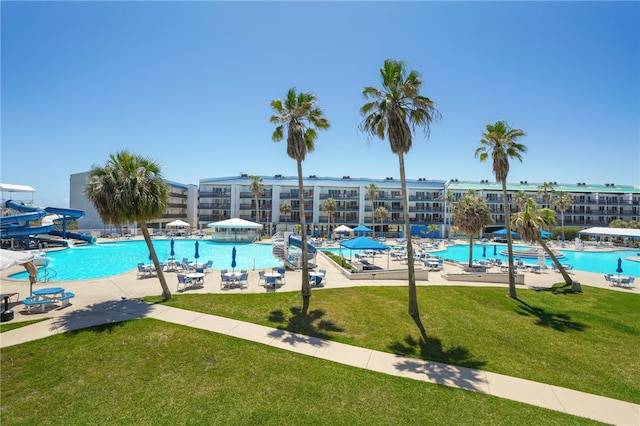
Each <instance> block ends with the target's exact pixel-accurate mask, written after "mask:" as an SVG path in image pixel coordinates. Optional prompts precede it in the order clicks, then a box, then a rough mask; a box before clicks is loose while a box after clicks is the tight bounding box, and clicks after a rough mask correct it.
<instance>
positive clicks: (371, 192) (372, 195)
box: [364, 182, 380, 228]
mask: <svg viewBox="0 0 640 426" xmlns="http://www.w3.org/2000/svg"><path fill="white" fill-rule="evenodd" d="M364 190H365V193H366V196H367V198H368V199H369V201H371V214H372V216H373V212H374V211H375V210H376V198H378V193H379V191H380V188H378V185H376V184H375V183H373V182H371V183H370V184H369V185H367V186H365V187H364ZM375 226H376V224H375V217H373V227H374V228H375Z"/></svg>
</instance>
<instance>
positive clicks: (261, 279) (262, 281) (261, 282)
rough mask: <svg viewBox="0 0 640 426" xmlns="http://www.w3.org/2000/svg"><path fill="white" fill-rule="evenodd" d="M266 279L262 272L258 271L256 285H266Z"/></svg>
mask: <svg viewBox="0 0 640 426" xmlns="http://www.w3.org/2000/svg"><path fill="white" fill-rule="evenodd" d="M266 284H267V277H265V276H264V271H258V285H266Z"/></svg>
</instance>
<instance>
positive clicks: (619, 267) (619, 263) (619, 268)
mask: <svg viewBox="0 0 640 426" xmlns="http://www.w3.org/2000/svg"><path fill="white" fill-rule="evenodd" d="M616 272H617V273H618V276H620V274H621V273H622V272H623V271H622V259H620V258H618V269H616Z"/></svg>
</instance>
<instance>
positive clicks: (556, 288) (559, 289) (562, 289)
mask: <svg viewBox="0 0 640 426" xmlns="http://www.w3.org/2000/svg"><path fill="white" fill-rule="evenodd" d="M534 290H535V291H544V292H548V293H551V294H578V293H574V292H573V291H571V284H567V283H562V284H554V285H552V286H551V287H536V288H534Z"/></svg>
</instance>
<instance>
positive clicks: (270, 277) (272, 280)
mask: <svg viewBox="0 0 640 426" xmlns="http://www.w3.org/2000/svg"><path fill="white" fill-rule="evenodd" d="M264 277H265V279H266V280H267V284H269V285H271V286H272V287H273V288H275V287H276V282H277V280H278V278H282V274H280V273H279V272H266V273H265V274H264Z"/></svg>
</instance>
